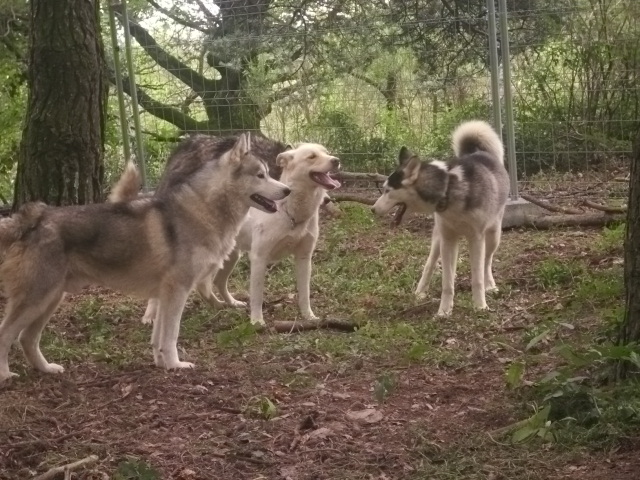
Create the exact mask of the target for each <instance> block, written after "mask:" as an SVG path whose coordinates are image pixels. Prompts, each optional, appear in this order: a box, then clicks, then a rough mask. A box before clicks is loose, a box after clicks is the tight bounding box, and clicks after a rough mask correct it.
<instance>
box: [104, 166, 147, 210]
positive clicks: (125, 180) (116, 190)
mask: <svg viewBox="0 0 640 480" xmlns="http://www.w3.org/2000/svg"><path fill="white" fill-rule="evenodd" d="M141 186H142V180H141V179H140V172H139V171H138V167H136V165H135V164H134V163H133V162H131V161H130V162H129V163H127V166H126V167H125V168H124V172H122V175H121V176H120V179H119V180H118V181H117V182H116V184H115V185H114V186H113V188H112V189H111V193H110V194H109V202H112V203H116V202H130V201H132V200H135V199H136V198H138V193H139V192H140V187H141Z"/></svg>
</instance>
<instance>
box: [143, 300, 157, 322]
mask: <svg viewBox="0 0 640 480" xmlns="http://www.w3.org/2000/svg"><path fill="white" fill-rule="evenodd" d="M157 316H158V299H157V298H150V299H149V301H148V302H147V309H146V310H145V311H144V316H143V317H142V323H144V324H149V323H153V322H155V320H156V317H157Z"/></svg>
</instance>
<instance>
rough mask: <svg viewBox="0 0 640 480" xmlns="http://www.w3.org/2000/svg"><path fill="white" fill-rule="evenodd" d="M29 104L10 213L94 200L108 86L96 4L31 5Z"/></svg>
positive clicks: (84, 0) (35, 0) (87, 0)
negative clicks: (32, 204)
mask: <svg viewBox="0 0 640 480" xmlns="http://www.w3.org/2000/svg"><path fill="white" fill-rule="evenodd" d="M30 8H31V33H30V45H29V49H30V54H29V100H28V110H27V116H26V119H25V126H24V130H23V134H22V143H21V146H20V158H19V162H18V172H17V178H16V187H15V198H14V208H17V207H18V206H20V205H21V204H23V203H25V202H28V201H34V200H41V201H44V202H46V203H48V204H51V205H70V204H84V203H90V202H97V201H100V200H101V197H102V181H103V177H104V165H103V158H102V155H103V151H104V121H105V108H106V98H107V97H106V94H107V82H106V76H105V73H106V71H105V68H104V66H105V61H104V50H103V46H102V37H101V35H100V21H99V15H100V8H99V0H57V1H55V2H52V1H50V0H31V1H30Z"/></svg>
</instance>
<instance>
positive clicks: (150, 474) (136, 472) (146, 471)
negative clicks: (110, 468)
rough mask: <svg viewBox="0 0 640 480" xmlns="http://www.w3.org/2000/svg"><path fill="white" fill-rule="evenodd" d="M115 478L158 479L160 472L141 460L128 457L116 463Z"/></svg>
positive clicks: (120, 479) (119, 479)
mask: <svg viewBox="0 0 640 480" xmlns="http://www.w3.org/2000/svg"><path fill="white" fill-rule="evenodd" d="M114 478H115V480H159V479H160V478H162V476H161V475H160V472H158V471H157V470H156V469H155V468H153V467H152V466H151V465H149V464H148V463H147V462H145V461H143V460H139V459H137V458H129V459H127V460H123V461H121V462H120V463H119V464H118V469H117V470H116V473H115V475H114Z"/></svg>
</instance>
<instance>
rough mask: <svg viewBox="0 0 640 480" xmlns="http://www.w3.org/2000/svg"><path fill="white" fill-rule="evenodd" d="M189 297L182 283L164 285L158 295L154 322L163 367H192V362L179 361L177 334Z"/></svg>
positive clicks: (187, 290)
mask: <svg viewBox="0 0 640 480" xmlns="http://www.w3.org/2000/svg"><path fill="white" fill-rule="evenodd" d="M188 297H189V289H187V288H184V286H182V285H165V286H164V288H163V289H162V292H161V294H160V297H159V306H158V316H157V318H156V322H154V335H156V325H155V324H158V325H157V328H159V329H160V330H159V333H158V335H159V339H160V342H159V345H160V349H159V350H160V351H159V354H160V355H161V358H162V360H163V362H164V364H163V366H164V368H166V369H168V370H170V369H174V368H193V367H194V365H193V363H190V362H181V361H180V359H179V358H178V336H179V334H180V319H181V317H182V311H183V310H184V305H185V303H186V302H187V298H188Z"/></svg>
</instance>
